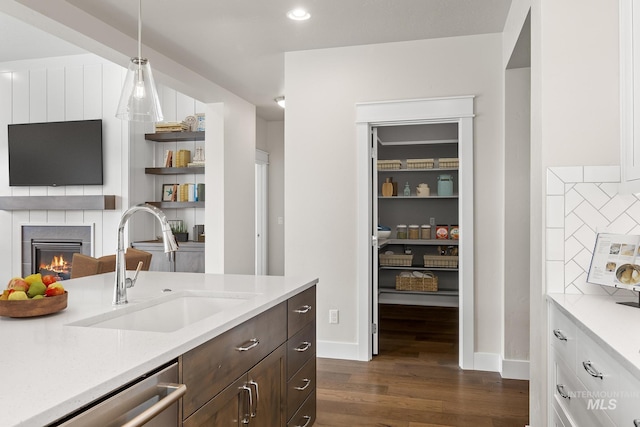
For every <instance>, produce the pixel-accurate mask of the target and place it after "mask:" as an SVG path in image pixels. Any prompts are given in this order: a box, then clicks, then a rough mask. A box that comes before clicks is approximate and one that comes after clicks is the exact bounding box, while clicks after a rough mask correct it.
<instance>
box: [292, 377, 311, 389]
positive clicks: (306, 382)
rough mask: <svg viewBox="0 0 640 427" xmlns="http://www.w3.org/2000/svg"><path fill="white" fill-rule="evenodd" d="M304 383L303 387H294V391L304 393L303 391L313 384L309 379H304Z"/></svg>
mask: <svg viewBox="0 0 640 427" xmlns="http://www.w3.org/2000/svg"><path fill="white" fill-rule="evenodd" d="M302 382H303V383H304V385H303V386H302V387H294V389H296V390H298V391H303V390H306V389H307V387H309V384H311V380H310V379H309V378H305V379H303V380H302Z"/></svg>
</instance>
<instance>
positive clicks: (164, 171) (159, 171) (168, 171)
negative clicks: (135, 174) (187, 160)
mask: <svg viewBox="0 0 640 427" xmlns="http://www.w3.org/2000/svg"><path fill="white" fill-rule="evenodd" d="M144 173H146V174H147V175H186V174H190V173H197V174H199V173H204V167H200V166H194V167H190V168H189V167H187V168H144Z"/></svg>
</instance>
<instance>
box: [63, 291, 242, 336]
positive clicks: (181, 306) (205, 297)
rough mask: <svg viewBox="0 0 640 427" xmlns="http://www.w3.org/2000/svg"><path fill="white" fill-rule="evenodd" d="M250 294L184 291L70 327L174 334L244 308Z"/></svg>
mask: <svg viewBox="0 0 640 427" xmlns="http://www.w3.org/2000/svg"><path fill="white" fill-rule="evenodd" d="M252 296H253V295H251V294H224V293H223V294H221V293H212V292H205V291H203V292H196V291H181V292H176V293H172V294H169V295H166V296H163V297H160V298H157V299H154V300H151V301H147V302H143V303H139V304H136V303H134V302H132V303H130V304H129V305H127V306H125V307H123V308H121V309H118V310H114V311H110V312H108V313H104V314H100V315H97V316H93V317H89V318H87V319H83V320H79V321H77V322H73V323H69V324H68V326H83V327H89V328H106V329H121V330H129V331H145V332H174V331H177V330H178V329H182V328H184V327H186V326H188V325H190V324H192V323H195V322H198V321H200V320H202V319H205V318H207V317H209V316H213V315H215V314H216V313H220V312H221V311H224V310H227V309H229V308H232V307H234V306H237V305H240V304H242V303H243V302H244V301H246V300H247V299H248V298H251V297H252Z"/></svg>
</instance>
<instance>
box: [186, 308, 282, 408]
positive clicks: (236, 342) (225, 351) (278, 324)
mask: <svg viewBox="0 0 640 427" xmlns="http://www.w3.org/2000/svg"><path fill="white" fill-rule="evenodd" d="M286 310H287V308H286V302H283V303H281V304H279V305H277V306H276V307H273V308H272V309H270V310H267V311H265V312H264V313H262V314H259V315H257V316H256V317H254V318H252V319H250V320H248V321H246V322H245V323H243V324H241V325H239V326H237V327H235V328H233V329H231V330H229V331H227V332H225V333H224V334H222V335H220V336H218V337H216V338H214V339H212V340H211V341H209V342H207V343H204V344H202V345H201V346H199V347H196V348H195V349H193V350H191V351H189V352H188V353H185V354H184V355H183V356H182V366H183V368H182V375H183V381H184V382H185V383H186V384H187V393H186V395H185V396H184V398H183V413H184V417H188V416H189V415H191V414H192V413H193V411H195V410H196V409H198V408H199V407H200V406H202V405H203V404H204V403H205V402H207V401H208V400H209V399H211V398H212V397H213V396H215V395H216V394H218V393H219V392H220V391H221V390H222V389H223V388H224V387H225V386H226V385H228V384H230V383H231V382H232V381H233V380H235V379H236V378H238V377H239V376H240V375H242V374H243V373H244V372H246V371H248V370H249V369H250V368H251V367H252V366H254V365H255V364H256V363H258V362H259V361H260V360H261V359H263V358H264V357H265V356H267V355H268V354H269V353H271V352H272V351H273V350H275V349H276V348H277V347H278V346H279V345H280V344H282V343H284V342H285V340H286V330H285V328H286V318H287V313H286ZM239 348H246V349H247V350H245V351H241V350H239Z"/></svg>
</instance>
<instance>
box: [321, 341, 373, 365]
mask: <svg viewBox="0 0 640 427" xmlns="http://www.w3.org/2000/svg"><path fill="white" fill-rule="evenodd" d="M316 356H318V357H324V358H327V359H344V360H365V361H366V360H367V359H360V358H359V346H358V344H357V343H346V342H336V341H320V340H318V341H317V344H316Z"/></svg>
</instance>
